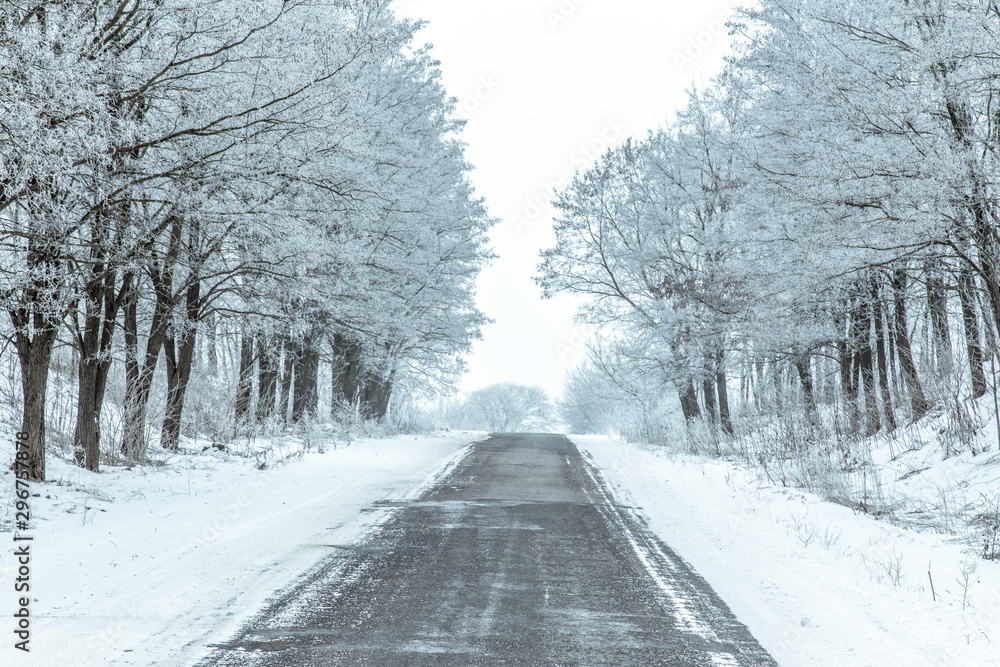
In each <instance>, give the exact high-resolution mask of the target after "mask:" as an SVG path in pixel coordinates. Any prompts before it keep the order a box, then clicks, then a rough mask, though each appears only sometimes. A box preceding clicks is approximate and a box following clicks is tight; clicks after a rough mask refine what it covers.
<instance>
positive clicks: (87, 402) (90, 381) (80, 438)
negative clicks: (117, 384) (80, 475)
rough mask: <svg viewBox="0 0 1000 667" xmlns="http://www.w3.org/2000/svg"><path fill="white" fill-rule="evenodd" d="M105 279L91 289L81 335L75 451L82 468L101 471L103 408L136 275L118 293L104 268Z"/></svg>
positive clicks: (124, 281)
mask: <svg viewBox="0 0 1000 667" xmlns="http://www.w3.org/2000/svg"><path fill="white" fill-rule="evenodd" d="M102 273H104V275H103V276H102V280H101V281H100V282H95V283H94V284H92V285H91V286H90V287H89V289H88V294H87V302H86V306H85V308H86V315H85V319H84V331H83V334H82V335H80V334H79V332H78V333H77V347H78V349H79V352H80V359H79V365H78V371H77V406H76V428H75V429H74V433H73V451H74V456H75V458H76V462H77V464H78V465H83V466H85V467H86V468H87V469H88V470H93V471H94V472H97V471H98V470H99V468H100V456H101V407H102V406H103V405H104V394H105V391H106V390H107V385H108V373H109V372H110V370H111V347H112V344H113V342H114V332H115V327H116V322H117V320H118V311H119V310H120V309H121V305H122V302H123V301H124V300H125V298H126V297H127V295H128V294H129V291H130V290H131V287H132V280H133V276H132V274H129V273H126V274H125V275H123V276H122V284H121V288H120V289H119V290H117V292H116V290H115V283H116V275H115V272H114V271H104V270H103V269H102Z"/></svg>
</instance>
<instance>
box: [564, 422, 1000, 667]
mask: <svg viewBox="0 0 1000 667" xmlns="http://www.w3.org/2000/svg"><path fill="white" fill-rule="evenodd" d="M572 439H573V440H574V442H576V443H577V445H578V446H579V448H580V449H581V450H582V451H584V452H587V453H589V455H590V456H592V457H593V460H594V461H595V462H596V463H597V465H598V466H600V467H601V468H603V469H604V471H605V475H606V476H607V477H608V479H609V481H610V482H611V483H612V484H613V486H615V487H616V489H615V490H616V493H617V494H618V496H619V499H620V500H621V501H622V502H626V503H629V504H634V505H635V506H638V507H640V508H642V511H643V512H644V513H645V514H646V515H647V516H648V517H649V520H650V526H651V528H652V529H653V530H654V531H655V532H656V533H657V534H659V535H660V537H661V538H662V539H663V540H664V541H665V542H666V543H667V544H668V545H669V546H670V547H672V548H673V549H674V550H675V551H677V552H678V553H679V554H680V555H681V556H682V557H683V558H684V559H685V560H687V561H688V562H689V563H690V564H691V565H692V566H693V567H694V568H695V569H696V570H697V571H698V572H699V573H701V575H702V576H703V577H705V579H707V580H708V582H709V583H710V584H711V585H712V586H713V588H715V590H716V591H717V592H718V593H719V595H720V596H721V597H722V598H723V599H724V600H725V601H726V602H727V603H728V604H729V606H730V608H731V609H732V610H733V611H734V612H735V613H736V615H737V616H738V617H739V618H740V620H742V621H743V622H744V623H745V624H746V625H747V626H748V627H749V628H750V630H751V632H753V634H754V635H755V636H756V637H757V639H758V640H759V641H760V642H761V644H762V645H763V646H764V647H765V648H766V649H768V651H770V652H771V654H772V655H773V656H774V657H775V659H776V660H777V661H778V662H779V663H780V664H781V665H782V667H799V666H802V667H805V666H810V667H820V666H824V667H825V666H827V665H829V666H830V667H834V666H836V667H843V666H850V667H866V666H870V667H876V666H877V667H900V666H905V667H923V666H929V665H950V666H955V667H959V666H961V667H985V666H988V665H1000V563H997V562H991V561H984V560H981V559H978V558H977V557H976V554H975V553H974V552H975V549H974V548H970V547H969V545H968V544H966V543H964V542H963V541H960V540H956V539H954V538H952V537H950V536H948V535H945V534H936V533H932V532H918V531H916V530H911V529H905V528H898V527H895V526H893V525H891V524H890V523H887V522H883V521H878V520H875V519H873V518H871V517H869V516H865V515H862V514H858V513H856V512H854V511H852V510H851V509H849V508H847V507H844V506H841V505H836V504H833V503H829V502H824V501H822V500H820V499H819V498H817V497H816V496H814V495H811V494H809V493H804V492H801V491H798V490H794V489H788V488H782V487H780V486H771V485H766V484H761V483H760V482H759V480H758V477H757V475H755V474H753V473H751V472H749V471H747V470H744V469H742V468H740V467H738V466H736V465H734V464H732V463H730V462H727V461H723V460H716V459H708V458H704V457H698V456H691V455H688V454H683V453H678V452H675V451H671V450H668V449H665V448H662V447H652V446H644V445H635V444H630V443H626V442H622V441H619V440H615V439H609V438H600V437H579V436H572ZM910 456H911V458H912V457H914V456H915V457H918V458H919V457H924V458H921V462H923V461H924V460H925V459H926V458H927V457H928V454H927V453H926V452H924V453H923V454H920V453H917V452H914V453H911V455H910ZM931 458H932V459H933V458H934V457H931ZM936 458H937V459H938V460H939V459H940V458H941V457H940V456H939V455H938V456H937V457H936ZM971 458H972V457H969V456H967V455H966V456H959V457H955V458H954V459H948V461H946V462H945V463H944V464H943V465H942V464H941V463H940V462H939V461H938V462H937V463H935V462H934V461H932V460H927V461H926V463H927V465H928V467H930V468H932V469H931V470H929V471H928V472H929V473H931V474H930V475H928V476H925V480H924V482H921V483H918V482H911V484H912V485H913V487H914V488H912V489H910V491H912V492H914V493H916V492H918V491H921V490H922V491H923V492H926V493H927V494H928V495H929V496H933V494H934V493H938V494H939V495H940V493H945V494H959V493H961V492H963V490H964V491H965V492H968V489H969V488H970V486H971V485H970V484H969V483H967V482H966V483H964V486H963V484H962V483H959V484H957V485H948V484H946V483H945V478H947V477H949V476H950V475H956V476H957V477H955V479H959V480H962V479H964V480H972V482H973V483H977V482H978V483H979V484H981V485H984V486H982V488H993V489H995V490H996V489H998V488H1000V487H998V486H997V480H996V472H997V470H998V469H1000V468H998V466H996V465H995V464H996V461H993V460H991V459H988V458H987V457H986V456H984V455H982V454H980V455H979V456H977V457H975V459H978V461H970V460H967V459H971ZM899 461H900V459H897V465H904V463H900V462H899ZM916 463H918V462H917V460H916V459H912V460H911V465H915V464H916ZM918 467H924V466H923V465H921V466H918ZM935 471H936V472H935ZM915 477H917V476H916V475H911V476H909V477H907V479H906V480H903V481H904V482H910V481H911V480H913V479H914V478H915ZM933 480H938V481H937V482H933ZM953 481H954V480H953ZM928 485H929V486H930V488H931V490H932V491H931V492H928V491H927V489H926V487H927V486H928ZM935 489H936V490H935ZM948 489H951V491H949V490H948ZM892 491H893V490H891V489H890V490H889V492H890V493H891V492H892ZM973 568H974V570H973ZM928 571H929V572H930V578H931V579H933V585H934V594H932V592H931V585H930V579H929V578H928ZM966 573H968V577H966ZM935 598H936V599H935ZM963 606H964V608H963Z"/></svg>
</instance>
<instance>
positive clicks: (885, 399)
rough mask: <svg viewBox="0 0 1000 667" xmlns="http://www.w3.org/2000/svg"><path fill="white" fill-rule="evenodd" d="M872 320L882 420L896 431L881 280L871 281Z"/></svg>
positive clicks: (889, 428)
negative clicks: (883, 320)
mask: <svg viewBox="0 0 1000 667" xmlns="http://www.w3.org/2000/svg"><path fill="white" fill-rule="evenodd" d="M871 299H872V301H871V302H872V319H873V320H874V321H875V351H876V355H877V358H878V387H879V395H880V396H881V398H882V419H883V423H884V424H885V428H886V430H887V431H895V430H896V415H895V414H894V413H893V409H892V388H891V386H890V382H889V356H888V353H887V351H886V336H885V326H884V324H883V322H882V317H883V308H882V290H881V289H880V285H879V279H878V278H877V277H876V276H872V279H871Z"/></svg>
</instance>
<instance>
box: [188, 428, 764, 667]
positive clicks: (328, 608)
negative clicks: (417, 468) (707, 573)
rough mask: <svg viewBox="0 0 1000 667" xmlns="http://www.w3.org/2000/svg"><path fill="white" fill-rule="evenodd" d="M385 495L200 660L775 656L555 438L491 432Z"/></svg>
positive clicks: (385, 662)
mask: <svg viewBox="0 0 1000 667" xmlns="http://www.w3.org/2000/svg"><path fill="white" fill-rule="evenodd" d="M391 504H392V505H398V509H396V510H395V512H394V513H393V514H392V515H391V517H390V518H389V519H388V520H387V521H386V522H385V523H383V524H382V525H381V526H380V527H379V528H378V529H376V530H375V531H374V532H373V533H372V534H371V536H370V537H369V538H368V539H366V540H365V541H364V542H363V543H361V544H359V545H357V546H355V547H351V548H349V549H343V548H336V547H331V550H332V551H335V552H336V553H334V554H333V555H332V556H331V557H330V558H329V559H327V560H326V561H325V562H324V563H323V565H322V567H320V568H318V569H317V570H316V571H314V572H312V573H310V574H309V575H307V576H306V577H305V578H304V579H303V580H302V582H301V583H300V584H299V585H298V586H297V587H296V588H295V589H294V590H290V591H288V592H287V594H286V595H284V597H282V598H280V599H277V600H276V601H275V602H274V603H273V604H272V605H271V606H270V607H269V608H267V609H265V610H264V611H262V612H261V613H260V614H259V615H258V616H257V617H256V618H255V619H254V620H252V621H251V622H250V623H249V624H248V625H247V626H246V627H245V628H244V629H243V630H242V631H241V632H240V634H239V635H238V636H237V637H235V638H234V639H233V640H232V641H230V642H228V643H226V644H225V645H223V646H219V647H217V648H216V649H215V651H214V652H213V653H212V655H211V656H210V657H209V658H208V659H207V660H206V661H205V662H204V663H203V665H206V666H208V665H219V666H221V665H226V666H233V665H253V666H262V667H263V666H268V667H277V666H279V665H280V666H288V665H323V666H334V665H344V666H348V665H352V666H353V665H359V666H371V667H391V666H395V665H407V666H410V665H615V666H624V665H643V666H652V665H677V666H681V665H684V666H689V665H692V666H693V665H697V666H701V665H704V666H706V667H708V666H715V667H724V666H736V665H741V666H744V667H750V666H753V667H757V666H769V665H775V664H776V663H775V662H774V660H773V659H771V657H770V656H769V655H768V654H767V653H766V652H765V651H764V650H763V649H762V648H761V647H760V645H759V644H758V643H757V642H756V640H755V639H754V638H753V637H752V636H751V635H750V633H749V632H748V631H747V629H746V627H745V626H743V625H742V624H741V623H740V622H739V621H737V620H736V619H735V618H734V617H733V615H732V613H731V612H730V611H729V609H728V608H727V607H726V605H725V604H724V603H723V602H722V601H721V600H720V599H719V598H718V596H717V595H716V594H715V593H714V592H713V591H712V589H711V588H710V587H709V586H708V584H707V583H706V582H705V581H704V580H703V579H702V578H701V577H699V576H698V574H696V573H695V572H694V571H693V570H692V569H691V567H690V566H688V565H687V564H686V563H685V562H684V561H682V560H681V559H680V558H679V557H678V556H676V555H675V554H674V553H673V552H672V551H671V550H670V548H669V547H667V546H666V545H665V544H663V542H661V541H660V540H659V539H658V538H657V537H656V536H655V535H653V534H652V533H651V532H650V531H649V529H648V527H647V526H646V523H645V521H644V520H643V519H642V518H641V516H640V514H639V513H637V512H636V511H635V510H633V509H632V508H628V507H623V506H620V505H618V504H617V503H616V502H615V501H614V499H613V497H612V495H611V493H610V492H609V490H608V487H607V486H606V485H605V484H604V482H603V481H602V479H601V477H600V474H599V472H598V471H597V469H595V468H594V467H593V466H592V465H591V464H590V463H589V462H588V461H587V460H585V459H584V458H583V457H582V456H581V455H580V453H579V452H578V451H577V449H576V447H575V446H574V445H573V444H572V443H571V442H570V441H569V440H567V439H566V438H564V437H563V436H558V435H526V434H505V435H498V436H494V437H492V438H490V439H489V440H486V441H484V442H481V443H479V444H477V445H475V446H474V449H473V451H472V452H471V453H470V454H469V455H468V456H467V457H466V458H465V459H463V461H462V462H461V463H460V464H459V465H457V466H456V467H455V469H454V470H453V471H452V472H451V473H450V474H449V475H447V476H446V477H445V478H444V479H443V480H442V481H441V482H440V483H439V484H438V485H437V486H435V487H434V488H432V489H431V490H430V491H428V492H427V493H425V494H424V495H423V497H421V498H420V499H419V500H416V501H413V502H408V503H391ZM733 566H734V567H738V566H739V555H738V554H733Z"/></svg>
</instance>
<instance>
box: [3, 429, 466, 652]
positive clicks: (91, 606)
mask: <svg viewBox="0 0 1000 667" xmlns="http://www.w3.org/2000/svg"><path fill="white" fill-rule="evenodd" d="M482 437H483V436H482V435H481V434H469V433H452V434H444V435H441V434H438V435H434V436H397V437H394V438H389V439H380V440H356V441H354V442H352V443H351V444H350V445H349V446H346V447H344V446H341V447H339V448H337V449H328V451H326V452H325V453H316V452H313V453H307V454H305V455H304V456H303V457H302V458H301V459H298V457H297V456H292V457H291V458H292V460H290V461H289V462H287V463H285V464H283V465H278V466H275V467H273V468H271V467H268V469H265V470H260V469H258V461H257V460H256V459H254V458H250V459H247V458H241V457H235V456H232V455H230V454H228V453H225V452H221V451H219V450H217V449H214V448H209V449H207V450H206V451H204V452H202V451H200V448H197V447H196V448H194V449H193V450H192V451H190V452H187V453H183V454H178V455H173V456H170V457H169V458H168V459H167V460H166V461H165V464H164V465H162V466H158V467H152V468H135V469H127V468H106V469H105V470H104V471H102V472H101V473H100V474H94V473H90V472H87V471H85V470H81V469H80V468H77V467H75V466H73V465H70V464H67V463H66V462H64V461H60V460H50V462H49V478H50V479H51V480H53V481H50V482H48V483H45V484H36V485H34V488H33V489H32V490H33V491H34V492H37V493H39V494H40V496H39V497H35V498H32V499H31V501H32V508H31V509H32V513H33V515H34V517H35V518H34V520H33V529H32V530H31V531H30V533H31V534H33V535H34V541H33V542H32V547H31V550H32V562H31V573H30V577H31V585H32V589H31V603H30V610H31V614H32V626H31V643H30V647H31V652H30V654H27V655H25V654H24V653H22V652H21V651H17V650H15V649H14V648H13V643H14V641H15V639H14V635H13V630H14V618H13V613H14V610H15V605H16V600H15V594H14V592H13V585H14V579H15V577H16V573H15V569H16V566H15V563H14V559H13V556H12V554H13V551H14V549H13V544H14V543H13V541H12V539H11V533H10V532H9V530H10V526H9V524H8V525H7V526H6V527H5V530H7V531H8V532H4V533H0V544H2V548H0V590H2V591H4V593H3V594H2V595H0V604H2V607H0V615H2V617H3V618H5V619H7V621H6V627H0V633H2V636H3V637H5V639H4V641H3V645H2V648H0V665H5V666H6V665H10V666H15V665H38V666H39V667H52V666H54V665H59V666H60V667H71V666H74V665H142V666H146V665H165V666H173V665H178V666H180V665H189V664H192V663H194V662H195V661H196V660H197V659H198V657H199V656H200V655H201V654H202V653H203V651H204V650H205V648H206V646H207V645H208V644H211V643H212V642H216V641H220V640H223V639H225V638H227V637H229V636H230V635H232V634H233V633H234V632H235V631H236V630H237V629H238V627H239V626H240V625H241V624H242V622H243V621H245V620H246V619H247V618H248V617H249V616H250V615H251V614H252V613H254V612H255V611H256V610H258V609H259V608H260V607H261V605H262V604H263V603H264V601H265V600H266V599H267V598H269V597H270V596H272V595H274V594H276V593H280V592H281V591H282V590H283V589H285V588H286V587H287V586H288V585H289V584H290V583H291V582H293V581H294V580H295V579H296V578H297V577H298V576H299V575H301V574H302V573H303V572H305V571H306V570H308V569H309V568H311V567H313V566H315V565H316V564H317V563H318V562H319V561H320V560H321V559H322V558H324V557H325V556H327V555H328V554H330V553H331V552H332V551H333V550H336V549H338V548H340V547H342V546H343V545H345V544H348V543H350V542H352V541H354V540H356V539H358V538H359V537H360V536H361V535H362V534H363V533H364V532H365V531H366V530H368V529H370V528H371V527H372V526H373V525H375V524H376V523H378V522H380V521H383V520H385V519H386V518H387V517H388V513H389V512H391V511H394V510H391V509H388V508H386V509H373V507H372V505H373V503H375V502H376V501H378V500H381V499H387V498H402V497H410V496H413V497H415V494H418V493H419V492H420V489H421V488H423V487H425V486H426V485H428V484H430V483H431V482H432V480H433V479H435V478H436V477H437V476H439V475H441V474H443V472H444V471H445V470H446V469H447V468H448V467H449V464H453V463H454V462H457V460H459V459H460V458H461V457H462V456H463V455H464V453H465V452H467V451H468V447H467V445H469V444H470V443H471V442H473V441H475V440H478V439H481V438H482ZM8 445H9V443H8ZM8 445H4V446H8ZM12 451H13V450H12V449H10V448H8V449H7V450H3V451H0V455H2V461H3V463H4V468H3V470H4V472H3V474H2V475H0V507H2V508H3V515H2V516H3V518H4V519H7V518H8V517H12V516H13V507H12V505H11V502H12V492H13V488H14V479H13V473H11V472H10V471H9V470H7V464H9V462H10V461H11V460H12ZM287 451H289V452H292V453H293V454H294V452H295V449H294V443H293V444H292V445H291V446H289V448H288V450H287Z"/></svg>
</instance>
